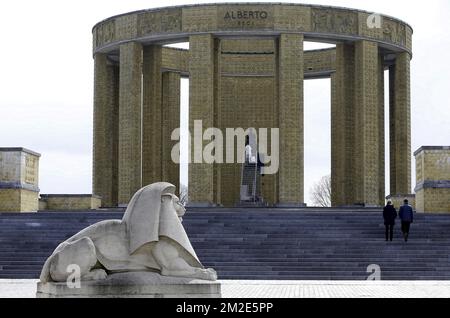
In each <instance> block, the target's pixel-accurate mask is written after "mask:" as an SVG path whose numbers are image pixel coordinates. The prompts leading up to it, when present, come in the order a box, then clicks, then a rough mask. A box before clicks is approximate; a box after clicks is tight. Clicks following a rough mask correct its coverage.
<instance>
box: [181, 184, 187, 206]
mask: <svg viewBox="0 0 450 318" xmlns="http://www.w3.org/2000/svg"><path fill="white" fill-rule="evenodd" d="M187 202H188V188H187V186H186V185H184V184H180V203H181V204H182V205H184V206H186V203H187Z"/></svg>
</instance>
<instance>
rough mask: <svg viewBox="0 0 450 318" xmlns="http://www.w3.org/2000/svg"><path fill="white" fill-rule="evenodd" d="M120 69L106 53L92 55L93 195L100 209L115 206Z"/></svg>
mask: <svg viewBox="0 0 450 318" xmlns="http://www.w3.org/2000/svg"><path fill="white" fill-rule="evenodd" d="M118 119H119V68H118V67H117V66H115V65H113V64H112V63H111V62H109V61H108V58H107V55H106V54H101V53H97V54H95V56H94V144H93V173H92V176H93V178H92V181H93V182H92V192H93V194H95V195H99V196H101V197H102V206H105V207H114V206H117V178H118V176H117V174H118V152H117V151H118V137H119V134H118V128H119V127H118V124H119V121H118Z"/></svg>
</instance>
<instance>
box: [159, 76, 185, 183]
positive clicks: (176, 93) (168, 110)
mask: <svg viewBox="0 0 450 318" xmlns="http://www.w3.org/2000/svg"><path fill="white" fill-rule="evenodd" d="M180 81H181V78H180V73H175V72H166V73H163V75H162V143H161V144H162V179H161V180H163V181H166V182H170V183H172V184H173V185H175V186H176V187H177V192H179V190H180V165H179V160H180V156H179V153H178V155H177V159H178V163H175V162H174V161H173V158H172V149H173V147H174V145H175V144H177V143H179V141H172V140H171V136H172V132H173V131H174V130H175V129H177V128H180Z"/></svg>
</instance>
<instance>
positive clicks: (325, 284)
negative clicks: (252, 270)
mask: <svg viewBox="0 0 450 318" xmlns="http://www.w3.org/2000/svg"><path fill="white" fill-rule="evenodd" d="M37 281H38V280H36V279H0V298H19V297H20V298H34V297H35V292H36V283H37ZM221 283H222V296H223V297H224V298H450V281H420V282H419V281H401V282H400V281H255V280H251V281H243V280H222V281H221Z"/></svg>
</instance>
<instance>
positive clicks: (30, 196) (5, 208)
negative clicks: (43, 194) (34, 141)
mask: <svg viewBox="0 0 450 318" xmlns="http://www.w3.org/2000/svg"><path fill="white" fill-rule="evenodd" d="M40 156H41V155H40V154H38V153H36V152H34V151H30V150H28V149H24V148H0V212H36V211H37V210H38V208H39V203H38V196H39V158H40Z"/></svg>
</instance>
